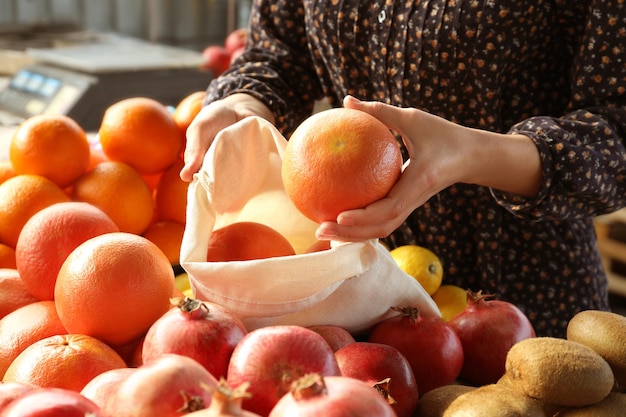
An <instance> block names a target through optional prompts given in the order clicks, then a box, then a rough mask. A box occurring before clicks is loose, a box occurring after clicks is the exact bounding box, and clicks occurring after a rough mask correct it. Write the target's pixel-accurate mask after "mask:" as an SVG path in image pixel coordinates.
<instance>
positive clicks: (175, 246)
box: [143, 220, 185, 265]
mask: <svg viewBox="0 0 626 417" xmlns="http://www.w3.org/2000/svg"><path fill="white" fill-rule="evenodd" d="M184 232H185V225H184V224H182V223H178V222H174V221H170V220H163V221H159V222H156V223H152V224H151V225H150V226H148V229H146V231H145V232H144V233H143V237H145V238H146V239H148V240H149V241H150V242H152V243H154V244H155V245H157V246H158V247H159V249H161V251H162V252H163V253H164V254H165V256H167V259H168V260H169V261H170V263H171V264H172V265H178V264H179V263H180V245H181V244H182V243H183V233H184Z"/></svg>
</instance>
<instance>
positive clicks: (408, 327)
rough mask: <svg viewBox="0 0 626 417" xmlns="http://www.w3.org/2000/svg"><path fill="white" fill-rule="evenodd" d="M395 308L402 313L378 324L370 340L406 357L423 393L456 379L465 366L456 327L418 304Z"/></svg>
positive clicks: (421, 393) (420, 391)
mask: <svg viewBox="0 0 626 417" xmlns="http://www.w3.org/2000/svg"><path fill="white" fill-rule="evenodd" d="M393 310H395V311H398V312H399V313H400V314H399V315H397V316H394V317H391V318H388V319H385V320H383V321H381V322H379V323H378V324H376V325H375V326H374V328H373V329H372V331H371V333H370V335H369V338H368V342H372V343H382V344H386V345H391V346H393V347H395V348H396V349H398V350H399V351H400V353H402V354H403V355H404V356H405V357H406V359H407V360H408V361H409V363H410V364H411V369H413V374H414V375H415V380H416V381H417V388H418V390H419V393H420V395H424V394H426V393H427V392H428V391H430V390H432V389H434V388H437V387H440V386H443V385H447V384H450V383H451V382H452V381H454V380H455V379H456V377H457V376H459V373H460V372H461V368H462V367H463V346H462V345H461V340H460V339H459V337H458V336H457V334H456V333H455V332H454V330H452V327H450V326H449V325H448V323H446V322H445V321H444V320H443V319H442V318H441V317H437V316H422V315H421V314H419V311H418V310H417V308H416V307H410V306H409V307H402V308H395V307H394V308H393Z"/></svg>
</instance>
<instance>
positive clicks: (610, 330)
mask: <svg viewBox="0 0 626 417" xmlns="http://www.w3.org/2000/svg"><path fill="white" fill-rule="evenodd" d="M567 339H568V340H572V341H574V342H578V343H582V344H583V345H585V346H588V347H590V348H591V349H593V350H595V351H596V352H597V353H598V354H599V355H600V356H602V357H603V358H604V360H606V361H607V362H608V363H609V365H610V366H611V368H612V369H613V374H614V375H615V379H616V380H617V383H618V384H619V385H620V387H622V388H626V317H625V316H622V315H619V314H617V313H612V312H608V311H598V310H585V311H581V312H580V313H578V314H576V315H575V316H574V317H572V319H571V320H570V321H569V324H568V326H567ZM625 414H626V412H625Z"/></svg>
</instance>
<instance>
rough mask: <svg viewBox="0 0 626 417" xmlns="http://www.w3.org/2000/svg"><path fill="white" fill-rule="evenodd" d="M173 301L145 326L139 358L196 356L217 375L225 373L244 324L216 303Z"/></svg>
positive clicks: (175, 299)
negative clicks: (158, 316)
mask: <svg viewBox="0 0 626 417" xmlns="http://www.w3.org/2000/svg"><path fill="white" fill-rule="evenodd" d="M172 304H173V305H174V308H172V309H170V310H169V311H168V312H167V313H165V314H164V315H163V316H161V317H160V318H159V319H158V320H156V321H155V322H154V323H153V324H152V326H150V328H149V329H148V332H147V333H146V335H145V337H144V341H143V346H142V353H141V355H142V361H143V362H144V363H146V362H150V361H151V360H153V359H155V358H157V357H158V356H160V355H162V354H164V353H176V354H179V355H184V356H188V357H190V358H192V359H195V360H196V361H198V362H199V363H200V364H202V365H203V366H204V367H205V368H206V369H207V370H208V371H209V372H210V373H211V375H213V376H214V377H216V378H219V377H226V371H227V369H228V362H229V361H230V355H231V354H232V353H233V350H234V349H235V345H237V343H239V341H240V340H241V339H243V336H244V335H245V334H246V333H247V331H246V328H245V326H244V324H243V323H242V322H241V320H240V319H239V318H238V317H237V316H235V315H234V314H232V313H231V312H229V311H227V310H226V309H224V308H223V307H220V306H218V305H217V304H213V303H209V302H206V301H199V300H194V299H192V298H188V297H180V298H173V299H172Z"/></svg>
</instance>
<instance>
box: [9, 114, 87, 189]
mask: <svg viewBox="0 0 626 417" xmlns="http://www.w3.org/2000/svg"><path fill="white" fill-rule="evenodd" d="M9 158H10V159H11V163H12V164H13V169H14V170H15V172H16V173H17V174H35V175H41V176H43V177H46V178H48V179H49V180H51V181H53V182H54V183H55V184H57V185H58V186H59V187H61V188H65V187H67V186H69V185H70V184H72V183H73V182H74V181H76V179H78V177H80V176H81V175H82V174H83V173H84V172H85V171H86V170H87V166H88V165H89V141H88V140H87V135H86V134H85V131H84V130H83V129H82V128H81V127H80V126H79V125H78V123H76V122H75V121H74V120H73V119H71V118H69V117H67V116H64V115H61V114H56V115H52V114H41V115H36V116H32V117H30V118H28V119H26V120H25V121H24V122H22V123H21V124H20V125H19V126H18V128H17V130H16V131H15V133H14V134H13V138H12V139H11V144H10V146H9Z"/></svg>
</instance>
